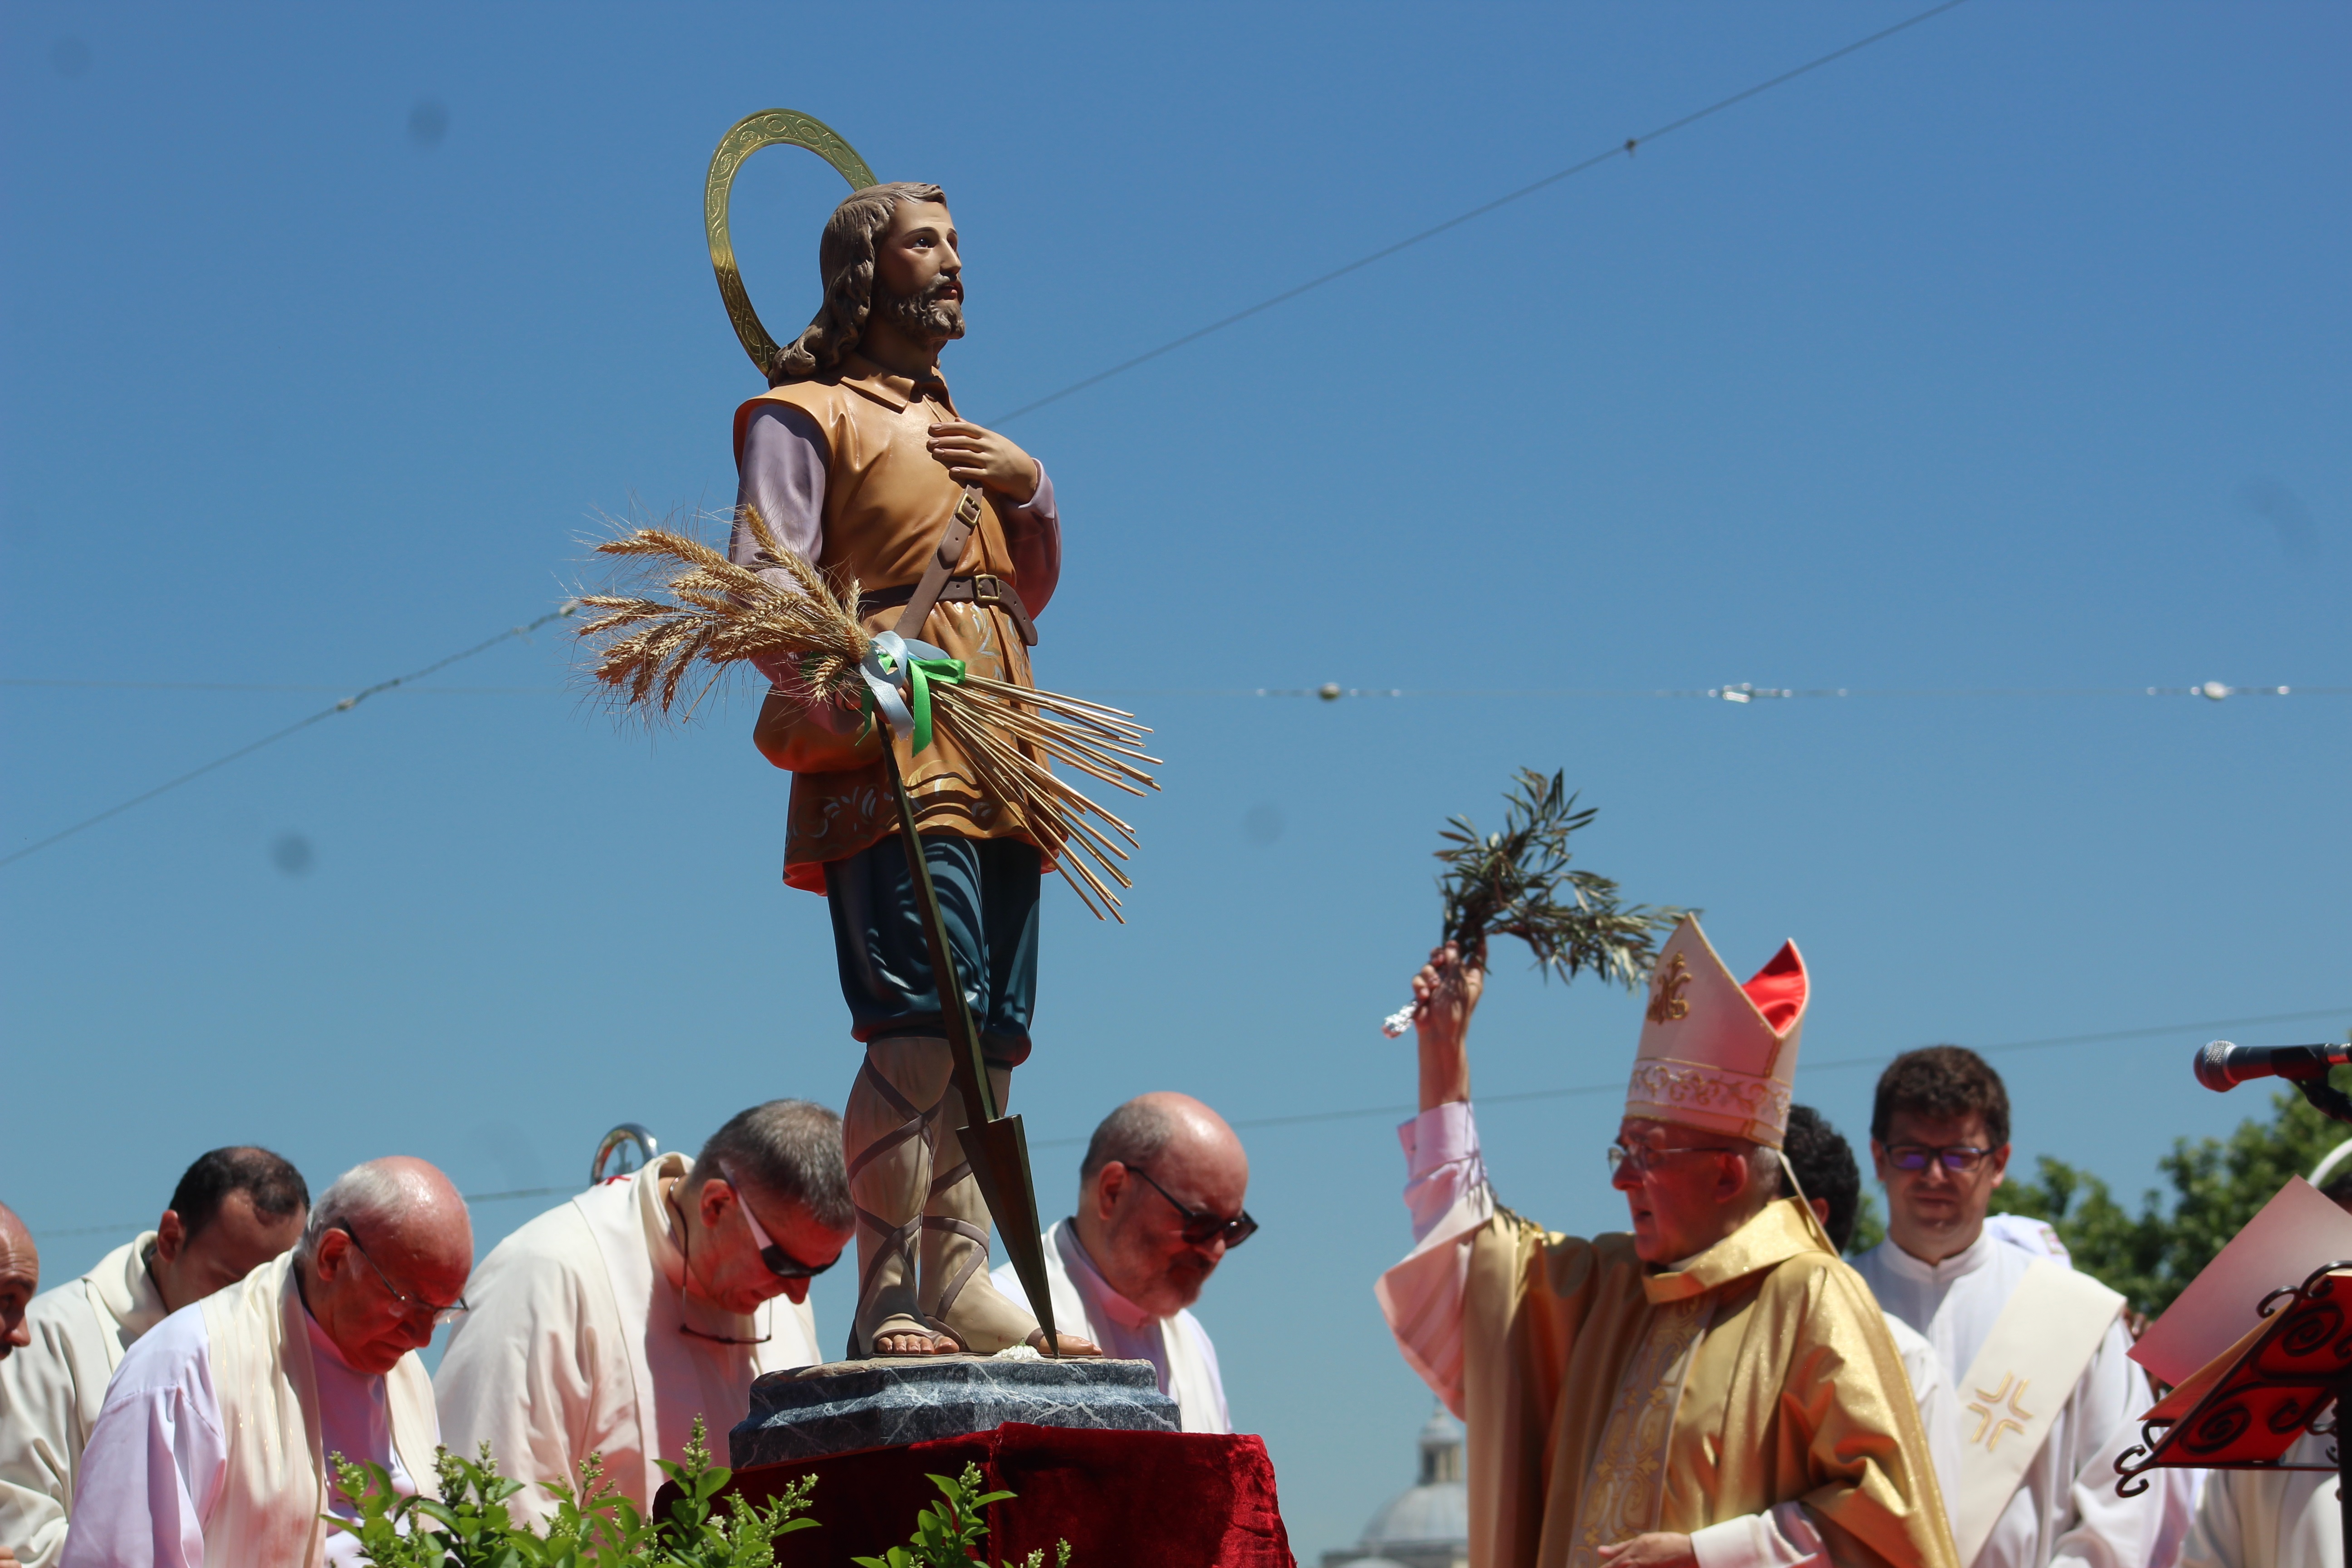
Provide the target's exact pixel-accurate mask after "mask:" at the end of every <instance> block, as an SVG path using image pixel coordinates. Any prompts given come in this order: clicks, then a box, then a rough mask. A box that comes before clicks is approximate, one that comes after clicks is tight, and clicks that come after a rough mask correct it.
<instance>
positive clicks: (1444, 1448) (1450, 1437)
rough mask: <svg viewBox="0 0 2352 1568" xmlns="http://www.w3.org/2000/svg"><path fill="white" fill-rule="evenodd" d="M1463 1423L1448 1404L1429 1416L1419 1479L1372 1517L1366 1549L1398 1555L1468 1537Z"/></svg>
mask: <svg viewBox="0 0 2352 1568" xmlns="http://www.w3.org/2000/svg"><path fill="white" fill-rule="evenodd" d="M1462 1437H1463V1434H1462V1423H1460V1422H1459V1421H1456V1420H1455V1419H1454V1417H1453V1416H1451V1415H1447V1414H1446V1413H1445V1412H1444V1410H1443V1409H1440V1410H1438V1411H1436V1412H1435V1413H1434V1414H1433V1415H1431V1416H1430V1418H1429V1421H1428V1424H1427V1425H1426V1426H1423V1427H1422V1429H1421V1479H1420V1482H1419V1484H1417V1485H1415V1486H1413V1487H1412V1489H1409V1490H1407V1491H1404V1492H1401V1493H1399V1494H1398V1495H1397V1496H1396V1497H1394V1498H1392V1499H1391V1500H1390V1501H1389V1504H1388V1506H1387V1507H1385V1508H1383V1509H1381V1511H1380V1512H1379V1513H1377V1514H1375V1515H1373V1516H1372V1522H1371V1523H1370V1525H1368V1526H1366V1527H1365V1530H1364V1539H1363V1542H1362V1550H1363V1551H1364V1552H1368V1553H1370V1555H1372V1556H1374V1557H1393V1556H1396V1555H1398V1554H1399V1552H1400V1549H1406V1548H1412V1547H1420V1548H1423V1549H1424V1551H1425V1550H1426V1549H1428V1548H1433V1547H1441V1546H1443V1547H1452V1546H1455V1545H1462V1544H1466V1543H1467V1542H1468V1541H1469V1539H1470V1495H1469V1492H1468V1490H1467V1489H1465V1487H1464V1486H1463V1484H1462ZM1421 1554H1422V1553H1418V1552H1417V1553H1415V1555H1421Z"/></svg>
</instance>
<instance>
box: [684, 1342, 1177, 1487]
mask: <svg viewBox="0 0 2352 1568" xmlns="http://www.w3.org/2000/svg"><path fill="white" fill-rule="evenodd" d="M1007 1421H1023V1422H1026V1423H1028V1424H1029V1425H1031V1426H1084V1427H1092V1428H1095V1429H1097V1430H1101V1431H1116V1432H1174V1431H1178V1430H1180V1429H1181V1428H1180V1426H1179V1425H1178V1423H1177V1420H1176V1402H1175V1401H1174V1400H1172V1399H1171V1398H1169V1397H1168V1396H1167V1395H1166V1394H1162V1393H1160V1386H1159V1384H1158V1383H1157V1382H1156V1381H1155V1380H1154V1378H1153V1376H1152V1372H1151V1363H1150V1362H1147V1361H1097V1360H1092V1359H1089V1360H1084V1361H1079V1360H1071V1361H998V1360H995V1359H994V1358H992V1357H986V1356H926V1357H923V1358H922V1359H920V1360H916V1359H911V1358H910V1359H908V1360H906V1361H852V1362H836V1363H834V1364H833V1365H831V1366H812V1367H803V1368H801V1369H799V1370H798V1371H794V1372H777V1373H769V1374H768V1375H767V1376H765V1377H763V1378H761V1379H760V1380H759V1381H758V1382H757V1383H754V1384H752V1385H751V1414H750V1415H747V1416H745V1417H744V1419H743V1424H742V1425H741V1426H738V1427H736V1428H735V1429H734V1430H733V1431H732V1432H730V1433H729V1434H728V1435H727V1448H728V1462H729V1463H730V1465H732V1466H733V1467H734V1468H736V1469H739V1470H741V1469H749V1468H751V1467H752V1466H754V1465H775V1464H783V1463H787V1462H789V1461H792V1460H796V1459H819V1458H824V1457H826V1456H827V1455H830V1454H846V1453H853V1452H856V1450H858V1449H861V1448H895V1447H903V1446H905V1445H906V1444H908V1443H924V1442H929V1441H930V1440H931V1439H932V1438H935V1437H962V1436H969V1435H970V1434H971V1433H974V1432H986V1431H990V1430H992V1429H993V1428H995V1427H997V1426H1002V1425H1003V1424H1004V1423H1005V1422H1007Z"/></svg>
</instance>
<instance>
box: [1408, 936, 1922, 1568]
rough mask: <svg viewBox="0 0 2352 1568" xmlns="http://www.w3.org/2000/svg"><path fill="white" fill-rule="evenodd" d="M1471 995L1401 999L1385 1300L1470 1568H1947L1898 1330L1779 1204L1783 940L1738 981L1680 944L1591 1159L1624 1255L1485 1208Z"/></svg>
mask: <svg viewBox="0 0 2352 1568" xmlns="http://www.w3.org/2000/svg"><path fill="white" fill-rule="evenodd" d="M1484 983H1485V975H1484V972H1483V970H1482V969H1481V968H1480V967H1479V966H1478V963H1477V962H1476V955H1475V954H1469V955H1465V954H1462V953H1459V952H1456V951H1455V950H1454V949H1453V948H1452V947H1451V946H1448V947H1446V948H1444V949H1441V950H1439V952H1436V953H1434V954H1433V955H1432V957H1431V961H1430V963H1429V965H1428V967H1426V968H1424V969H1423V971H1422V972H1421V973H1420V975H1419V976H1417V977H1416V978H1415V980H1414V982H1413V993H1414V997H1415V1000H1416V1003H1417V1004H1418V1005H1417V1008H1416V1023H1417V1025H1418V1026H1419V1030H1420V1037H1421V1039H1420V1044H1421V1105H1422V1113H1421V1115H1420V1116H1419V1117H1418V1118H1416V1119H1415V1120H1414V1121H1411V1122H1408V1123H1407V1124H1406V1125H1405V1126H1404V1127H1403V1128H1402V1129H1401V1130H1400V1135H1401V1137H1402V1141H1403V1143H1404V1148H1405V1158H1406V1162H1407V1164H1408V1167H1409V1169H1410V1173H1411V1180H1410V1181H1409V1183H1408V1184H1407V1186H1406V1188H1405V1200H1406V1203H1407V1205H1408V1206H1409V1207H1410V1208H1411V1210H1412V1216H1413V1231H1414V1236H1415V1239H1416V1242H1417V1245H1416V1246H1415V1247H1414V1248H1413V1251H1412V1255H1411V1256H1410V1257H1408V1258H1406V1259H1405V1260H1404V1261H1403V1262H1402V1263H1400V1264H1398V1265H1397V1266H1396V1267H1395V1268H1391V1269H1390V1270H1389V1271H1388V1273H1387V1274H1385V1275H1384V1276H1382V1277H1381V1281H1380V1285H1379V1288H1378V1290H1377V1294H1378V1296H1379V1299H1380V1302H1381V1310H1382V1311H1383V1312H1384V1313H1385V1314H1386V1316H1387V1318H1388V1321H1389V1327H1390V1329H1391V1331H1393V1332H1394V1334H1395V1335H1396V1339H1397V1343H1398V1346H1399V1348H1400V1349H1402V1351H1403V1352H1404V1357H1405V1361H1406V1363H1408V1364H1409V1365H1411V1366H1412V1369H1413V1370H1414V1371H1415V1372H1416V1373H1420V1375H1421V1377H1422V1379H1423V1382H1425V1383H1427V1384H1429V1386H1430V1387H1431V1388H1432V1389H1433V1391H1435V1393H1436V1394H1437V1396H1438V1397H1439V1398H1440V1399H1442V1400H1444V1402H1445V1404H1446V1405H1447V1407H1448V1408H1450V1409H1451V1410H1453V1411H1454V1414H1456V1415H1460V1416H1461V1417H1462V1418H1463V1420H1464V1421H1465V1423H1466V1424H1467V1426H1468V1428H1469V1451H1468V1456H1467V1471H1468V1476H1467V1479H1468V1483H1469V1488H1470V1563H1471V1568H1600V1565H1602V1564H1607V1565H1610V1568H1766V1565H1767V1564H1769V1565H1773V1568H1789V1565H1794V1564H1811V1565H1820V1568H1828V1565H1830V1564H1836V1565H1838V1568H1864V1565H1868V1568H1954V1559H1953V1556H1952V1546H1951V1537H1950V1535H1949V1533H1948V1531H1946V1529H1945V1527H1944V1520H1943V1507H1942V1500H1941V1497H1940V1495H1939V1493H1938V1491H1937V1484H1936V1475H1935V1468H1934V1465H1933V1463H1932V1461H1931V1459H1930V1458H1929V1455H1928V1450H1927V1436H1926V1434H1925V1432H1924V1431H1923V1430H1922V1428H1921V1426H1920V1425H1919V1414H1918V1411H1917V1409H1916V1407H1915V1406H1914V1405H1913V1403H1912V1398H1911V1390H1910V1388H1909V1386H1908V1384H1906V1382H1905V1379H1904V1373H1903V1362H1902V1358H1901V1357H1900V1355H1899V1354H1898V1353H1897V1352H1896V1351H1895V1344H1894V1342H1893V1341H1892V1340H1891V1339H1890V1338H1889V1337H1888V1335H1887V1331H1886V1322H1885V1318H1884V1316H1883V1315H1882V1314H1881V1313H1880V1311H1879V1310H1878V1306H1877V1304H1876V1303H1875V1302H1874V1301H1873V1300H1871V1299H1870V1292H1869V1291H1868V1290H1867V1289H1865V1288H1864V1286H1863V1283H1862V1281H1861V1279H1859V1278H1858V1277H1857V1276H1856V1275H1855V1274H1854V1272H1853V1270H1852V1269H1851V1268H1847V1267H1846V1266H1845V1265H1844V1264H1843V1263H1842V1262H1840V1261H1839V1260H1838V1258H1837V1255H1836V1253H1835V1251H1834V1250H1833V1249H1832V1247H1831V1246H1830V1244H1829V1241H1828V1238H1827V1237H1826V1236H1825V1235H1824V1234H1823V1233H1822V1226H1821V1224H1820V1222H1819V1221H1818V1220H1817V1219H1816V1218H1815V1217H1814V1215H1813V1212H1812V1210H1811V1208H1810V1207H1809V1206H1808V1205H1805V1204H1804V1203H1802V1202H1801V1201H1798V1199H1797V1198H1796V1197H1794V1196H1792V1195H1783V1194H1784V1191H1785V1188H1784V1178H1785V1173H1784V1170H1783V1167H1782V1162H1781V1160H1780V1142H1781V1140H1782V1137H1783V1134H1784V1131H1785V1129H1786V1126H1787V1122H1788V1116H1789V1107H1790V1089H1791V1087H1792V1085H1793V1082H1794V1079H1795V1076H1796V1066H1797V1045H1798V1036H1799V1031H1800V1028H1801V1024H1802V1021H1803V1017H1804V1012H1805V1007H1806V1004H1807V1002H1808V1000H1809V984H1808V980H1807V976H1806V973H1805V967H1804V963H1803V961H1802V960H1801V958H1800V957H1799V956H1798V953H1797V949H1796V946H1795V944H1794V943H1789V944H1786V945H1784V946H1783V947H1782V948H1781V949H1780V952H1779V953H1778V954H1776V955H1775V956H1774V957H1773V959H1772V960H1771V962H1770V963H1767V964H1766V965H1765V966H1764V968H1763V969H1762V970H1761V971H1759V973H1757V974H1756V976H1755V977H1754V978H1753V979H1751V980H1749V981H1748V982H1747V983H1746V984H1744V985H1743V984H1740V983H1739V982H1738V980H1736V979H1735V978H1734V977H1733V975H1732V973H1731V972H1730V971H1729V970H1727V969H1726V968H1725V967H1724V965H1723V962H1722V961H1721V960H1720V959H1718V958H1717V956H1716V954H1715V950H1714V949H1713V948H1712V947H1710V946H1708V944H1707V942H1706V937H1705V936H1704V935H1703V934H1702V933H1701V932H1700V931H1699V928H1698V923H1697V922H1696V921H1692V920H1685V921H1683V923H1682V924H1681V925H1679V926H1678V927H1676V928H1675V933H1674V935H1673V936H1672V937H1670V938H1669V939H1668V940H1667V942H1666V944H1665V946H1664V950H1663V951H1662V952H1660V954H1659V957H1658V963H1657V968H1656V971H1655V973H1654V976H1653V979H1652V982H1651V989H1650V999H1649V1006H1648V1008H1647V1010H1646V1013H1645V1018H1646V1022H1645V1023H1644V1025H1643V1029H1642V1037H1641V1046H1640V1049H1639V1051H1638V1053H1637V1055H1636V1058H1635V1060H1634V1064H1633V1079H1632V1082H1631V1085H1630V1087H1629V1088H1628V1089H1627V1093H1626V1102H1625V1112H1624V1116H1623V1118H1622V1120H1621V1121H1620V1122H1619V1123H1618V1131H1617V1139H1616V1142H1614V1143H1613V1144H1612V1145H1611V1146H1610V1147H1609V1148H1608V1150H1607V1151H1606V1153H1607V1154H1608V1159H1609V1168H1610V1170H1611V1171H1612V1173H1613V1176H1612V1185H1614V1186H1615V1187H1616V1188H1617V1190H1618V1191H1620V1192H1621V1193H1622V1194H1624V1195H1625V1200H1626V1207H1627V1210H1628V1214H1629V1216H1630V1218H1631V1220H1632V1225H1633V1230H1632V1234H1631V1235H1626V1234H1623V1233H1617V1234H1612V1235H1603V1236H1599V1237H1593V1238H1591V1240H1584V1239H1580V1238H1578V1237H1568V1236H1561V1235H1559V1234H1556V1233H1553V1232H1549V1231H1547V1230H1545V1229H1544V1228H1543V1227H1542V1226H1538V1225H1536V1224H1535V1223H1534V1222H1532V1221H1530V1220H1528V1219H1525V1218H1522V1217H1521V1216H1519V1215H1516V1214H1514V1213H1512V1212H1511V1211H1510V1210H1509V1209H1507V1208H1505V1207H1503V1206H1502V1205H1500V1204H1499V1203H1498V1202H1497V1201H1496V1197H1495V1194H1494V1191H1493V1189H1492V1188H1491V1187H1490V1186H1489V1185H1488V1184H1487V1182H1486V1171H1485V1165H1484V1163H1483V1161H1482V1159H1481V1157H1480V1153H1479V1145H1478V1136H1477V1131H1476V1129H1475V1124H1474V1123H1473V1121H1472V1120H1471V1113H1470V1071H1469V1061H1468V1057H1467V1054H1466V1052H1465V1036H1466V1035H1467V1032H1468V1028H1469V1023H1470V1016H1471V1012H1472V1010H1473V1009H1474V1008H1475V1006H1476V1005H1477V1000H1478V995H1479V993H1480V990H1481V989H1482V988H1483V985H1484ZM1601 1152H1602V1151H1598V1150H1594V1151H1588V1152H1582V1153H1583V1157H1585V1158H1594V1159H1596V1162H1597V1156H1598V1155H1599V1154H1600V1153H1601ZM1578 1153H1579V1152H1578V1151H1573V1150H1565V1149H1563V1150H1560V1151H1559V1153H1558V1155H1557V1156H1556V1157H1557V1158H1559V1159H1569V1158H1572V1157H1575V1156H1576V1155H1577V1154H1578ZM1598 1174H1599V1173H1598V1171H1596V1172H1595V1175H1596V1176H1597V1175H1598Z"/></svg>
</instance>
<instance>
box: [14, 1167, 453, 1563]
mask: <svg viewBox="0 0 2352 1568" xmlns="http://www.w3.org/2000/svg"><path fill="white" fill-rule="evenodd" d="M473 1261H474V1227H473V1222H472V1221H471V1219H470V1218H469V1217H468V1216H467V1213H466V1203H465V1200H464V1199H463V1198H460V1197H459V1196H458V1195H457V1189H456V1188H455V1187H453V1186H451V1185H450V1184H449V1180H448V1178H447V1177H446V1176H444V1175H443V1174H442V1173H440V1172H439V1171H436V1170H435V1169H434V1168H433V1167H432V1166H431V1165H428V1164H426V1163H425V1162H424V1161H422V1160H414V1159H406V1158H394V1159H388V1160H374V1161H371V1162H369V1163H367V1164H364V1165H361V1166H358V1167H356V1168H354V1169H352V1170H350V1171H347V1172H345V1173H343V1174H342V1175H341V1177H339V1178H337V1180H336V1182H335V1184H334V1185H332V1186H331V1187H329V1188H328V1189H327V1190H326V1192H325V1193H324V1194H321V1196H320V1199H319V1202H318V1205H317V1206H316V1207H314V1208H313V1209H312V1210H311V1211H310V1224H309V1226H307V1227H306V1228H305V1229H304V1231H303V1233H302V1239H301V1241H300V1243H299V1245H297V1246H296V1247H295V1248H294V1250H293V1251H291V1252H289V1253H287V1254H285V1255H284V1256H282V1257H280V1258H277V1259H275V1260H274V1261H272V1262H269V1263H267V1264H264V1265H263V1266H262V1267H260V1268H256V1269H255V1270H254V1271H253V1272H252V1273H250V1274H248V1275H247V1276H246V1277H245V1279H243V1280H242V1281H240V1282H239V1283H237V1284H236V1285H232V1286H230V1287H229V1288H228V1289H226V1290H221V1291H218V1292H215V1294H213V1295H211V1296H207V1297H205V1299H204V1300H201V1301H196V1302H194V1303H192V1304H190V1305H188V1306H185V1307H183V1308H181V1309H180V1310H178V1311H176V1312H173V1314H172V1315H171V1316H170V1317H168V1318H166V1319H164V1320H163V1321H162V1322H161V1323H159V1324H157V1325H156V1326H155V1327H154V1328H153V1329H152V1330H151V1331H149V1332H148V1333H147V1334H146V1336H145V1337H144V1338H142V1339H141V1340H140V1342H138V1343H137V1344H135V1345H133V1346H131V1351H130V1353H128V1354H126V1355H125V1356H124V1357H123V1358H122V1364H121V1367H120V1368H118V1369H117V1370H116V1372H115V1374H114V1381H113V1382H112V1383H110V1384H108V1385H107V1390H106V1403H105V1404H104V1405H103V1406H102V1407H100V1411H99V1415H98V1424H97V1426H95V1427H94V1428H93V1429H92V1430H91V1432H90V1436H89V1447H88V1448H86V1449H85V1450H84V1451H83V1454H82V1469H81V1481H80V1485H79V1487H78V1488H77V1489H76V1490H75V1494H74V1506H73V1516H72V1518H71V1520H70V1521H68V1529H67V1531H66V1545H65V1555H64V1556H63V1558H62V1559H61V1560H60V1561H61V1564H62V1568H131V1565H132V1564H137V1565H138V1568H199V1565H200V1564H205V1563H240V1564H243V1563H254V1564H263V1563H270V1564H275V1563H302V1564H317V1563H321V1562H326V1563H356V1562H357V1561H359V1541H358V1538H357V1537H356V1536H354V1535H352V1534H351V1533H349V1532H348V1531H341V1530H334V1531H331V1530H329V1528H328V1527H327V1525H326V1524H325V1522H324V1521H323V1520H322V1518H321V1516H322V1515H325V1514H328V1513H333V1514H336V1515H338V1516H340V1517H341V1518H344V1519H351V1518H353V1517H355V1516H356V1510H355V1509H354V1507H353V1504H352V1500H350V1499H348V1498H346V1497H345V1496H344V1495H343V1494H342V1493H341V1491H340V1490H339V1489H337V1488H336V1485H335V1478H334V1477H333V1476H332V1475H331V1473H330V1472H329V1470H328V1468H327V1459H328V1456H330V1455H332V1454H341V1455H342V1456H343V1457H345V1458H348V1459H351V1460H352V1461H353V1462H354V1463H360V1462H364V1463H368V1464H373V1465H376V1466H380V1467H381V1468H383V1469H384V1470H385V1471H386V1472H387V1473H388V1475H389V1478H390V1480H391V1483H392V1487H393V1489H394V1490H395V1491H399V1492H415V1490H416V1489H418V1488H419V1487H421V1486H424V1485H427V1484H429V1483H430V1482H431V1481H432V1479H433V1473H434V1472H433V1450H434V1447H435V1446H436V1444H437V1443H438V1442H439V1441H440V1433H439V1430H438V1427H437V1426H436V1423H435V1421H434V1417H433V1384H432V1381H431V1379H429V1378H428V1377H426V1376H425V1368H424V1365H423V1364H422V1363H420V1362H418V1360H417V1359H416V1352H418V1351H420V1350H422V1349H424V1348H425V1345H427V1344H428V1343H430V1342H432V1339H433V1331H434V1329H435V1327H436V1325H437V1324H439V1323H442V1322H445V1321H448V1320H449V1319H450V1318H452V1317H454V1316H455V1315H456V1314H457V1313H459V1312H462V1311H464V1310H466V1300H465V1295H464V1291H465V1289H466V1276H467V1272H468V1270H470V1269H471V1268H472V1267H473Z"/></svg>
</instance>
